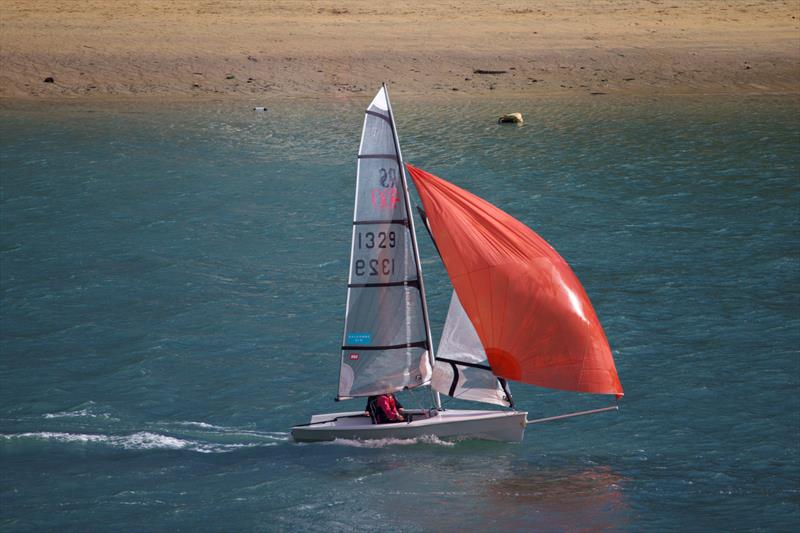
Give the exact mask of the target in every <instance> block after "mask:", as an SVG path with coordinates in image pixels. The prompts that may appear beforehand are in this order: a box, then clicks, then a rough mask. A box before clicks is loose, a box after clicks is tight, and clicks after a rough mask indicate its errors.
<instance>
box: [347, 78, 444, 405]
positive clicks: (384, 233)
mask: <svg viewBox="0 0 800 533" xmlns="http://www.w3.org/2000/svg"><path fill="white" fill-rule="evenodd" d="M403 171H404V167H403V162H402V155H401V154H400V151H399V143H398V142H397V138H396V132H395V130H394V125H393V119H392V116H391V107H390V104H389V100H388V96H387V94H386V89H385V87H384V88H381V89H380V91H378V94H377V95H376V96H375V98H374V99H373V100H372V102H371V103H370V105H369V107H368V108H367V111H366V115H365V117H364V128H363V130H362V134H361V146H360V148H359V151H358V170H357V173H356V199H355V211H354V215H353V240H352V247H351V253H350V274H349V278H348V288H347V311H346V316H345V328H344V336H343V340H342V354H341V366H340V372H339V393H338V399H346V398H354V397H358V396H370V395H375V394H383V393H387V392H396V391H400V390H403V389H407V388H408V389H410V388H414V387H418V386H420V385H425V384H427V383H429V382H430V379H431V373H432V372H431V363H430V355H429V350H430V348H431V341H430V333H429V331H430V328H429V327H428V323H427V316H426V313H427V310H426V308H425V303H424V293H423V286H422V275H421V272H420V267H419V258H418V255H417V254H418V252H417V251H416V243H415V241H414V239H415V237H414V233H413V231H414V228H413V221H412V220H411V213H410V212H409V209H408V205H407V202H408V200H407V198H408V197H407V194H406V189H405V187H406V185H405V180H404V174H403Z"/></svg>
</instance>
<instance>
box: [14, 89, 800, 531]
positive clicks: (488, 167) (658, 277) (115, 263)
mask: <svg viewBox="0 0 800 533" xmlns="http://www.w3.org/2000/svg"><path fill="white" fill-rule="evenodd" d="M370 97H371V95H366V94H365V95H364V96H363V98H351V99H350V100H347V101H331V102H304V101H296V102H287V103H283V104H278V105H277V107H271V108H269V109H268V110H267V111H266V112H263V113H254V112H253V111H252V106H251V105H249V104H246V103H235V102H232V103H231V102H225V103H203V104H200V103H198V104H174V105H167V104H154V105H146V104H122V103H120V104H113V105H112V104H103V105H100V104H98V105H93V104H88V103H85V104H58V105H57V104H20V105H9V104H6V105H5V106H4V107H3V108H2V109H0V171H1V172H2V183H1V185H2V199H1V203H0V222H1V223H2V226H1V229H2V240H1V241H0V275H1V278H0V280H1V281H2V308H1V309H0V318H1V320H2V321H1V322H0V327H1V328H2V341H1V343H0V380H1V381H0V461H1V462H2V463H1V464H0V475H1V476H2V478H1V479H0V499H1V500H0V527H1V528H2V529H4V530H7V531H26V530H73V531H88V530H173V529H177V530H193V529H194V530H217V531H254V530H260V531H326V532H327V531H370V530H372V531H375V530H382V531H390V530H392V531H576V530H593V531H596V530H608V531H637V530H649V531H669V530H725V531H731V530H764V531H767V530H784V531H786V530H791V529H793V528H797V527H798V524H800V464H799V461H800V456H799V455H798V453H799V452H798V442H799V441H800V415H799V414H798V413H800V354H799V353H798V351H799V347H800V233H799V231H798V218H800V118H799V117H798V111H799V110H800V106H799V105H798V101H797V100H796V99H794V98H754V97H739V98H719V97H699V98H668V99H647V98H641V99H635V98H612V97H609V96H597V97H594V98H590V99H543V100H514V101H512V100H509V101H501V100H495V101H491V102H486V101H474V102H464V101H458V102H450V103H448V102H436V101H427V102H426V101H422V102H420V101H411V100H406V99H403V98H400V97H398V98H396V99H395V102H394V111H395V114H396V117H397V123H398V129H399V134H400V140H401V143H402V147H403V151H404V155H405V156H406V159H407V160H408V161H410V162H413V163H414V164H415V165H418V166H420V167H421V168H424V169H426V170H429V171H431V172H433V173H435V174H437V175H439V176H441V177H443V178H445V179H447V180H450V181H452V182H454V183H456V184H457V185H459V186H461V187H463V188H466V189H468V190H470V191H472V192H474V193H476V194H478V195H479V196H482V197H483V198H486V199H487V200H489V201H491V202H492V203H494V204H496V205H498V206H500V207H501V208H503V209H505V210H506V211H508V212H509V213H511V214H512V215H513V216H515V217H517V218H519V219H520V220H522V221H523V222H525V223H526V224H528V225H529V226H530V227H532V228H533V229H535V230H536V231H537V232H539V234H540V235H542V236H543V237H544V238H545V239H547V240H548V241H549V242H550V243H551V244H552V245H553V246H554V247H555V248H556V249H557V250H558V251H559V252H560V253H561V254H562V255H563V256H564V258H565V259H566V260H567V261H568V262H569V263H570V264H571V265H572V267H573V269H574V270H575V272H576V274H577V275H578V277H579V278H580V279H581V281H582V282H583V284H584V286H585V288H586V290H587V292H588V294H589V296H590V298H591V299H592V302H593V303H594V306H595V309H596V311H597V314H598V316H599V317H600V320H601V321H602V323H603V325H604V327H605V330H606V333H607V335H608V338H609V341H610V344H611V346H612V348H613V352H614V357H615V360H616V363H617V368H618V370H619V375H620V378H621V381H622V384H623V387H624V388H625V397H624V399H622V401H621V402H620V407H621V409H620V411H619V412H615V413H604V414H599V415H595V416H592V417H583V418H576V419H572V420H569V421H561V422H553V423H549V424H539V425H534V426H530V427H529V428H528V429H527V432H526V436H525V440H524V441H523V442H522V443H519V444H506V443H497V442H482V441H461V442H446V441H439V440H437V439H433V438H429V439H419V440H409V441H397V440H386V441H377V442H357V441H340V442H334V443H329V444H296V443H294V442H292V440H291V437H290V434H289V430H290V427H291V426H292V425H293V424H297V423H304V422H306V421H307V420H308V418H309V417H310V416H311V415H312V414H314V413H323V412H331V411H337V410H351V409H353V410H357V409H360V408H361V407H362V405H361V404H362V403H363V402H362V401H350V402H345V403H342V404H336V403H334V402H333V397H334V396H335V394H336V384H337V379H338V358H339V346H340V343H341V338H342V326H343V312H344V298H345V284H346V273H347V269H348V256H349V239H350V235H351V217H352V202H353V194H354V174H355V154H356V151H357V147H358V143H359V136H360V129H361V124H362V120H363V114H362V113H363V108H364V107H365V106H366V104H367V103H368V101H369V100H370ZM517 111H519V112H522V113H523V114H524V115H525V124H524V125H523V126H522V127H516V126H513V125H511V126H509V125H498V124H496V123H495V121H496V116H497V115H498V114H499V113H502V112H517ZM420 240H421V248H422V250H421V251H422V255H423V269H424V273H425V276H426V285H427V287H428V295H429V303H430V309H431V315H432V318H433V320H432V321H433V331H434V337H435V338H438V336H439V333H440V331H441V327H442V321H443V317H444V314H445V312H446V309H447V304H448V301H449V293H450V290H451V288H450V286H449V282H448V281H447V278H446V274H445V272H444V270H443V269H442V267H441V265H440V263H439V261H438V258H437V256H436V252H435V250H434V249H433V247H432V246H431V245H430V243H429V242H428V239H427V237H426V236H425V235H424V234H422V235H420ZM512 391H513V393H514V398H515V400H516V402H517V405H518V406H519V407H520V408H521V409H525V410H527V411H529V412H530V414H529V417H531V418H534V417H541V416H550V415H557V414H561V413H565V412H569V411H575V410H580V409H590V408H594V407H602V406H605V405H608V404H609V403H612V401H613V399H611V398H607V397H598V396H591V395H583V394H569V393H561V392H555V391H548V390H544V389H540V388H536V387H532V386H527V385H522V384H512ZM401 400H402V401H403V402H404V403H405V404H406V405H407V406H411V407H417V406H426V405H428V403H429V396H428V394H427V393H426V392H424V391H417V392H415V393H413V394H409V393H406V394H403V395H401ZM446 406H447V407H465V406H471V407H477V405H475V404H466V403H459V402H457V401H450V402H447V403H446Z"/></svg>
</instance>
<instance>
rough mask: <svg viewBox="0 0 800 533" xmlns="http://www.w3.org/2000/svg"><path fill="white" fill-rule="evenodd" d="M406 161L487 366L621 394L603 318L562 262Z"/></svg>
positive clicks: (516, 226)
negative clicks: (482, 350) (483, 353)
mask: <svg viewBox="0 0 800 533" xmlns="http://www.w3.org/2000/svg"><path fill="white" fill-rule="evenodd" d="M406 168H407V169H408V170H409V173H410V175H411V177H412V178H413V180H414V184H415V185H416V188H417V191H418V193H419V196H420V199H421V200H422V204H423V206H424V208H425V212H426V215H427V218H428V223H429V224H430V228H431V232H432V234H433V237H434V238H435V241H436V245H437V247H438V249H439V253H440V254H441V256H442V261H443V262H444V265H445V268H446V270H447V273H448V276H449V277H450V280H451V282H452V284H453V287H454V288H455V291H456V293H457V294H458V299H459V300H460V302H461V304H462V306H463V308H464V310H465V312H466V314H467V316H468V317H469V319H470V321H471V322H472V324H473V326H474V327H475V331H476V332H477V335H478V337H479V339H480V342H481V344H482V346H483V348H484V350H485V352H486V355H487V357H488V361H489V365H490V366H491V368H492V372H493V373H494V374H495V375H497V376H499V377H503V378H506V379H510V380H515V381H522V382H524V383H529V384H533V385H539V386H542V387H549V388H554V389H562V390H569V391H577V392H590V393H596V394H615V395H618V396H621V395H622V394H623V391H622V385H621V384H620V381H619V377H618V376H617V371H616V368H615V365H614V360H613V358H612V355H611V348H610V347H609V345H608V341H607V340H606V336H605V332H604V331H603V327H602V326H601V325H600V321H599V320H598V318H597V315H596V314H595V311H594V308H593V307H592V304H591V302H590V301H589V298H588V296H587V295H586V292H585V291H584V289H583V287H582V286H581V284H580V282H579V281H578V278H577V277H576V276H575V274H574V273H573V272H572V269H571V268H570V267H569V265H568V264H567V262H566V261H565V260H564V259H563V258H562V257H561V256H560V255H559V254H558V253H557V252H556V251H555V250H554V249H553V248H552V247H551V246H550V245H549V244H548V243H547V242H546V241H545V240H544V239H542V238H541V237H540V236H539V235H537V234H536V233H535V232H534V231H533V230H531V229H530V228H528V227H527V226H525V225H524V224H523V223H522V222H520V221H518V220H516V219H515V218H513V217H512V216H511V215H509V214H508V213H505V212H504V211H502V210H500V209H498V208H497V207H495V206H494V205H492V204H490V203H489V202H487V201H485V200H483V199H481V198H479V197H477V196H475V195H474V194H472V193H470V192H468V191H465V190H464V189H461V188H459V187H457V186H455V185H453V184H452V183H449V182H447V181H445V180H443V179H441V178H438V177H436V176H434V175H433V174H429V173H428V172H425V171H423V170H420V169H418V168H416V167H414V166H412V165H408V164H407V165H406Z"/></svg>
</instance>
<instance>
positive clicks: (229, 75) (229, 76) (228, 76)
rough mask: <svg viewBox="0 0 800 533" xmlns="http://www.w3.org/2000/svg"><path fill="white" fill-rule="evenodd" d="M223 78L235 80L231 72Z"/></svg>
mask: <svg viewBox="0 0 800 533" xmlns="http://www.w3.org/2000/svg"><path fill="white" fill-rule="evenodd" d="M225 79H226V80H235V79H236V76H234V75H233V74H228V75H227V76H225Z"/></svg>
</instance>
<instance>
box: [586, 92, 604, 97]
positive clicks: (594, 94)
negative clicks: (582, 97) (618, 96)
mask: <svg viewBox="0 0 800 533" xmlns="http://www.w3.org/2000/svg"><path fill="white" fill-rule="evenodd" d="M589 94H591V95H592V96H600V95H602V94H608V93H601V92H591V93H589Z"/></svg>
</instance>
